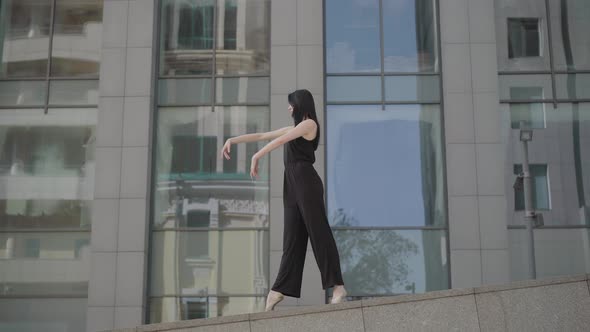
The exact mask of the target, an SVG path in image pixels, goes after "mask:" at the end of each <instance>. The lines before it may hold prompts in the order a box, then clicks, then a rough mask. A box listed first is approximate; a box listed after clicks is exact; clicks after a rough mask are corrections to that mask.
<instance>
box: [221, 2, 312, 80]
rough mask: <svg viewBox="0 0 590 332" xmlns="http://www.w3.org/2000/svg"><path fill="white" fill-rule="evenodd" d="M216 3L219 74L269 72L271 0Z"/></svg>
mask: <svg viewBox="0 0 590 332" xmlns="http://www.w3.org/2000/svg"><path fill="white" fill-rule="evenodd" d="M217 4H218V5H217V6H218V7H217V20H218V21H217V51H216V59H215V61H216V63H215V65H216V67H217V69H216V72H217V74H218V75H224V74H254V73H260V74H263V73H270V45H269V44H270V0H221V1H218V2H217ZM290 28H293V27H287V29H290ZM318 33H319V32H318ZM318 61H321V59H318Z"/></svg>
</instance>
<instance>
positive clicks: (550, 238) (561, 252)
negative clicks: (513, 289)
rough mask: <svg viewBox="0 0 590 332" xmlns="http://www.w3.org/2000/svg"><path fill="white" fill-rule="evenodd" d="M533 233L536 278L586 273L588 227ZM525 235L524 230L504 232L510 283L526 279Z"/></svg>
mask: <svg viewBox="0 0 590 332" xmlns="http://www.w3.org/2000/svg"><path fill="white" fill-rule="evenodd" d="M534 232H535V233H534V234H535V235H534V238H535V259H536V261H535V263H536V268H537V278H548V277H557V276H565V275H578V274H584V273H590V247H589V246H588V243H589V241H590V231H589V230H588V228H573V229H552V228H545V229H535V231H534ZM527 236H528V233H527V230H526V229H508V239H509V247H510V272H511V275H512V280H513V281H517V280H526V279H529V277H528V269H529V264H530V262H529V258H528V254H527V250H528V247H527Z"/></svg>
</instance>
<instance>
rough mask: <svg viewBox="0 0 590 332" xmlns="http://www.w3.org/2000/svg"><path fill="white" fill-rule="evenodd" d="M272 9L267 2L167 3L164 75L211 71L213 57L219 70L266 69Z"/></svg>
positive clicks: (165, 7) (171, 1)
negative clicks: (268, 28)
mask: <svg viewBox="0 0 590 332" xmlns="http://www.w3.org/2000/svg"><path fill="white" fill-rule="evenodd" d="M269 11H270V6H268V2H267V1H263V0H257V1H246V0H225V1H211V0H209V1H174V0H167V1H164V2H163V7H162V14H163V18H162V20H163V21H162V24H163V27H164V31H163V36H162V38H163V40H162V47H163V51H164V52H163V56H164V57H165V59H164V61H163V63H164V64H165V65H166V68H165V70H164V73H163V74H164V75H183V74H207V73H211V70H212V69H211V68H212V64H213V58H215V66H216V72H217V74H232V73H233V74H236V73H255V72H260V73H263V72H264V71H267V70H268V69H269V68H268V64H269V58H268V48H269V45H268V41H269V38H268V37H269V35H268V30H267V27H268V26H269V18H270V12H269ZM214 25H216V26H215V29H214ZM214 31H216V34H215V35H214Z"/></svg>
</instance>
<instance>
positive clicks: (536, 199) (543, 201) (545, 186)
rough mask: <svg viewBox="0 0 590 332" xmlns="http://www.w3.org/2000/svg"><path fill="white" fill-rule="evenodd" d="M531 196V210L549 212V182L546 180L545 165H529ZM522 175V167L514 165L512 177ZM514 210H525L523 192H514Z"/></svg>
mask: <svg viewBox="0 0 590 332" xmlns="http://www.w3.org/2000/svg"><path fill="white" fill-rule="evenodd" d="M529 171H530V174H531V187H532V196H533V206H532V208H533V209H537V210H549V209H550V206H549V200H550V199H549V181H548V179H547V165H529ZM520 173H522V165H521V164H517V165H514V175H518V174H520ZM514 208H515V209H516V210H518V211H522V210H524V209H525V203H524V191H522V190H517V191H515V192H514Z"/></svg>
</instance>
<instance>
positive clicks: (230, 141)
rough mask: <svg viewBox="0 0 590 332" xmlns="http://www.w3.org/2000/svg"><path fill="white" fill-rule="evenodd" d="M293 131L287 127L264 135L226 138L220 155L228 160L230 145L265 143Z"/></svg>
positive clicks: (255, 134)
mask: <svg viewBox="0 0 590 332" xmlns="http://www.w3.org/2000/svg"><path fill="white" fill-rule="evenodd" d="M291 129H293V126H287V127H283V128H279V129H277V130H273V131H269V132H265V133H254V134H245V135H240V136H236V137H231V138H228V139H227V141H225V144H224V145H223V148H222V149H221V154H222V155H223V156H225V159H229V153H230V150H231V145H232V144H237V143H249V142H258V141H266V140H271V139H275V138H277V137H279V136H281V135H284V134H286V133H287V132H289V130H291Z"/></svg>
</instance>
